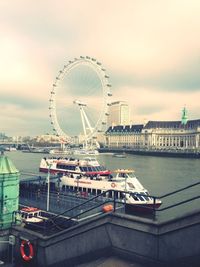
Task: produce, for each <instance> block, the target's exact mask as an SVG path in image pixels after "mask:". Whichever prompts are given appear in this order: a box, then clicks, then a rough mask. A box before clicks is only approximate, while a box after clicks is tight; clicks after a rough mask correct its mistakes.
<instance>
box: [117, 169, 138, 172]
mask: <svg viewBox="0 0 200 267" xmlns="http://www.w3.org/2000/svg"><path fill="white" fill-rule="evenodd" d="M113 172H115V173H133V172H135V171H134V170H133V169H117V170H114V171H113Z"/></svg>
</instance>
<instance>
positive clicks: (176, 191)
mask: <svg viewBox="0 0 200 267" xmlns="http://www.w3.org/2000/svg"><path fill="white" fill-rule="evenodd" d="M199 184H200V182H197V183H194V184H191V185H188V186H185V187H182V188H180V189H178V190H175V191H172V192H170V193H167V194H165V195H162V196H160V197H159V198H164V197H168V196H171V195H173V194H176V193H178V192H181V191H184V190H186V189H188V188H191V187H193V186H196V185H199Z"/></svg>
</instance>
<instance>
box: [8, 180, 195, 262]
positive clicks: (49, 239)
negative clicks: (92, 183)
mask: <svg viewBox="0 0 200 267" xmlns="http://www.w3.org/2000/svg"><path fill="white" fill-rule="evenodd" d="M23 183H24V182H23ZM199 185H200V183H195V184H193V185H191V186H189V187H187V188H182V189H180V190H177V191H176V192H171V193H169V194H166V195H164V196H161V198H163V199H164V198H166V197H167V196H168V195H170V194H171V195H174V194H178V193H179V192H180V191H183V192H185V193H186V192H187V190H189V188H191V187H195V188H196V187H197V188H199ZM25 191H26V192H28V193H26V195H25V194H24V192H25ZM37 192H38V191H37V190H23V187H21V190H20V204H26V203H25V200H26V201H28V203H29V204H39V205H43V208H45V205H46V200H47V196H46V195H45V193H44V192H43V195H40V198H39V199H37ZM55 194H56V193H55V192H54V193H53V191H52V192H51V199H50V201H51V202H50V203H51V205H50V207H51V210H50V214H51V216H53V217H52V218H56V220H55V221H54V222H55V224H57V226H58V227H57V228H56V227H55V224H52V225H51V226H50V228H48V227H49V226H47V228H44V229H43V230H42V231H38V230H37V229H36V230H33V229H29V228H24V227H21V226H20V225H18V224H17V223H16V224H14V225H13V227H12V229H11V232H10V234H11V235H12V236H14V237H15V240H16V242H15V246H14V257H15V262H16V264H21V263H22V262H23V261H22V258H21V255H20V244H21V242H22V240H29V241H30V242H31V244H32V245H33V248H34V253H35V254H34V257H33V259H32V261H31V262H30V266H38V267H44V266H52V267H54V266H58V264H59V266H79V265H80V266H89V265H88V264H90V262H98V260H99V259H102V258H103V259H104V260H105V259H110V258H111V259H112V258H114V259H118V260H119V261H120V260H121V261H122V262H124V264H125V263H126V262H127V264H128V263H135V264H138V266H141V267H144V266H166V267H167V266H176V267H177V266H184V267H188V266H192V267H196V266H199V260H200V242H199V233H200V210H199V208H198V207H199V206H197V209H196V210H194V211H191V212H186V213H185V214H183V215H180V216H178V215H177V216H176V217H175V218H169V219H168V220H165V221H159V220H158V215H159V213H160V212H165V211H166V210H169V209H173V208H174V207H175V206H182V205H184V204H185V203H187V204H188V203H190V202H191V201H194V200H195V199H196V200H197V201H199V194H197V195H196V196H194V197H193V198H187V199H182V201H180V202H179V203H174V204H173V205H171V206H168V207H166V206H165V207H163V208H162V206H161V208H160V209H158V210H154V212H153V213H151V214H150V215H149V216H144V215H143V214H141V213H140V214H138V213H135V214H127V213H126V212H125V210H124V209H123V208H122V207H121V208H119V209H118V208H117V205H116V203H115V201H116V199H113V200H112V201H111V200H110V202H109V203H112V204H113V207H114V210H113V211H111V212H108V213H104V212H102V209H101V207H102V205H105V204H106V203H105V202H98V201H96V200H97V199H98V198H100V197H101V196H97V197H96V198H95V197H93V198H91V199H84V198H77V199H76V202H74V196H70V195H68V196H67V198H66V203H65V202H64V201H65V197H66V196H65V195H64V194H63V195H62V196H61V195H60V196H59V197H60V199H59V201H61V203H62V205H60V203H59V202H58V201H57V196H56V195H55ZM159 198H160V197H159ZM53 202H54V204H53ZM42 203H43V204H42ZM67 203H68V205H69V203H71V204H70V206H67ZM72 203H73V204H72ZM92 203H93V204H92ZM41 207H42V206H41ZM64 209H66V210H65V212H64ZM88 211H89V214H90V215H89V214H88ZM44 212H45V210H44ZM53 212H55V214H53V215H52V213H53ZM58 212H60V214H58ZM56 213H57V215H56ZM61 217H62V220H61V221H59V218H61ZM63 217H65V218H64V220H63ZM72 220H73V222H74V223H71V224H67V223H65V222H72ZM59 223H61V224H59ZM59 226H61V227H60V229H59ZM52 229H53V230H52ZM81 264H82V265H81ZM17 266H18V265H17ZM91 266H92V265H91ZM95 266H96V265H95ZM97 266H98V265H97ZM136 266H137V265H136Z"/></svg>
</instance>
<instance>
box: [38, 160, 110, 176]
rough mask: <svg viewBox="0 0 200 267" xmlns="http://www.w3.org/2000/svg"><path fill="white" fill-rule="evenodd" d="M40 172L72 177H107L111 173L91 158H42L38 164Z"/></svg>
mask: <svg viewBox="0 0 200 267" xmlns="http://www.w3.org/2000/svg"><path fill="white" fill-rule="evenodd" d="M39 171H40V172H45V173H47V172H48V171H49V172H50V173H51V174H55V175H57V174H59V175H64V174H71V175H74V177H76V176H78V175H93V176H94V175H100V176H102V175H103V176H107V175H109V174H110V173H111V172H110V171H109V170H107V169H106V168H105V167H104V166H102V165H100V164H99V162H98V161H97V160H96V159H95V158H93V157H85V158H83V159H77V158H62V157H58V158H56V157H53V158H42V159H41V162H40V168H39Z"/></svg>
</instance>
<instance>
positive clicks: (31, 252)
mask: <svg viewBox="0 0 200 267" xmlns="http://www.w3.org/2000/svg"><path fill="white" fill-rule="evenodd" d="M25 245H27V246H28V247H29V255H26V254H25V251H24V246H25ZM20 253H21V256H22V258H23V259H24V260H25V261H30V260H32V258H33V256H34V251H33V245H32V244H31V242H30V241H29V240H22V242H21V246H20Z"/></svg>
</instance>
